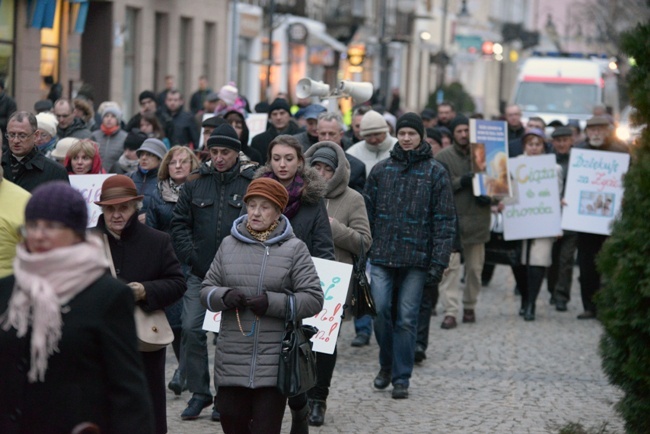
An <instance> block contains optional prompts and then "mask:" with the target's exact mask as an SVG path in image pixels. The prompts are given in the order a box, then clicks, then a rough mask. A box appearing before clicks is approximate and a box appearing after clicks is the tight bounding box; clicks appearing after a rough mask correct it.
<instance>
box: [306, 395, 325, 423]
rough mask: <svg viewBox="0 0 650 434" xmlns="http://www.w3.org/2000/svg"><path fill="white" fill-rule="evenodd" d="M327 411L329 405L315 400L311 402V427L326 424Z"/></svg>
mask: <svg viewBox="0 0 650 434" xmlns="http://www.w3.org/2000/svg"><path fill="white" fill-rule="evenodd" d="M325 410H327V403H326V402H325V401H319V400H316V399H314V400H313V401H312V402H311V413H309V425H311V426H321V425H322V424H323V423H325Z"/></svg>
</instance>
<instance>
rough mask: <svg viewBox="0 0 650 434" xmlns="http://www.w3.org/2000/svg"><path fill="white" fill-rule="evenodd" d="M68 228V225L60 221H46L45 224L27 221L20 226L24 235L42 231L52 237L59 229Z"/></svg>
mask: <svg viewBox="0 0 650 434" xmlns="http://www.w3.org/2000/svg"><path fill="white" fill-rule="evenodd" d="M65 228H66V225H64V224H63V223H59V222H51V221H46V222H44V223H43V224H38V223H36V222H33V221H32V222H27V223H25V224H24V225H23V226H21V227H20V234H21V235H22V236H23V238H24V237H27V236H29V235H34V234H35V233H36V232H39V231H40V232H41V233H42V234H43V235H45V236H46V237H51V236H53V235H55V234H56V233H57V232H58V231H61V230H63V229H65Z"/></svg>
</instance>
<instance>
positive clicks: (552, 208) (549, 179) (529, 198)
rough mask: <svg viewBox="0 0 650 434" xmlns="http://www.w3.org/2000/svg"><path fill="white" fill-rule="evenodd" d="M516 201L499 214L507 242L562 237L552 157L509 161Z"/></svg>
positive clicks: (553, 156)
mask: <svg viewBox="0 0 650 434" xmlns="http://www.w3.org/2000/svg"><path fill="white" fill-rule="evenodd" d="M509 165H510V170H511V176H512V184H513V190H514V191H516V192H517V193H516V194H515V196H516V199H515V200H513V201H511V202H510V203H508V204H507V205H506V206H505V208H504V209H503V211H502V213H501V214H502V215H503V238H504V239H505V240H506V241H511V240H525V239H533V238H545V237H555V236H558V235H561V234H562V229H561V227H560V221H561V212H562V210H561V206H560V191H559V184H558V173H557V169H558V168H557V163H556V161H555V155H536V156H531V157H526V156H521V157H516V158H511V159H510V163H509Z"/></svg>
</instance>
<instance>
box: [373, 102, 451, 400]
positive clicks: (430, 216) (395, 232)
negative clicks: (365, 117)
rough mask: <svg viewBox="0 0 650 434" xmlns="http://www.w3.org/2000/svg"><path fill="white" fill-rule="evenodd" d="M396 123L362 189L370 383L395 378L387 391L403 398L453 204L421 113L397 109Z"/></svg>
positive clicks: (446, 250)
mask: <svg viewBox="0 0 650 434" xmlns="http://www.w3.org/2000/svg"><path fill="white" fill-rule="evenodd" d="M396 131H397V139H398V145H397V146H395V147H394V148H393V150H392V151H391V153H390V158H387V159H385V160H382V161H380V162H379V163H377V164H376V165H375V166H374V167H373V169H372V171H371V172H370V176H369V177H368V179H367V180H366V188H365V195H366V196H367V204H368V217H369V221H370V229H371V231H372V238H373V240H374V241H373V244H372V247H371V249H370V253H369V260H370V263H371V264H372V268H371V271H370V275H371V289H372V295H373V298H374V300H375V304H376V308H377V318H376V319H375V334H376V335H377V342H378V343H379V363H380V371H379V374H377V377H376V378H375V381H374V386H375V388H377V389H384V388H386V387H388V385H389V384H390V383H391V382H392V384H393V391H392V397H393V398H394V399H404V398H408V387H409V380H410V378H411V372H412V371H413V364H414V355H415V337H416V332H417V321H418V312H419V308H420V303H421V300H422V289H423V287H424V284H425V281H426V280H427V275H428V274H429V275H431V280H432V281H433V282H435V283H436V284H437V283H438V282H439V281H440V279H441V278H442V274H443V272H444V270H445V268H447V265H448V262H449V257H450V255H451V250H452V244H453V240H454V236H455V233H456V212H455V209H454V198H453V193H452V190H451V186H450V184H449V178H448V176H447V173H446V171H445V169H444V167H443V166H442V165H441V164H440V163H439V162H437V161H435V160H434V159H433V154H432V152H431V146H430V145H429V144H428V143H427V142H426V141H425V140H424V125H423V123H422V119H421V118H420V116H419V115H417V114H415V113H406V114H404V115H402V116H401V117H400V118H399V119H398V120H397V125H396ZM394 291H397V294H396V296H395V297H394V295H395V294H394ZM394 298H395V299H396V303H397V305H396V306H394V307H393V306H392V305H393V302H394V301H393V299H394ZM393 314H395V315H396V317H395V320H393Z"/></svg>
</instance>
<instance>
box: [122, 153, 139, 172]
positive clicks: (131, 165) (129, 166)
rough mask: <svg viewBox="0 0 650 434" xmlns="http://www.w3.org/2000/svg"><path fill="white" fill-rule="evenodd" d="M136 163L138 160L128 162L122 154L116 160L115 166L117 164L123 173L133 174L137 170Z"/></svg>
mask: <svg viewBox="0 0 650 434" xmlns="http://www.w3.org/2000/svg"><path fill="white" fill-rule="evenodd" d="M138 162H139V160H129V159H128V158H126V155H124V154H122V156H121V157H120V159H119V160H117V164H119V166H120V168H121V169H122V170H123V171H124V173H131V172H134V171H135V170H136V169H137V168H138Z"/></svg>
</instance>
